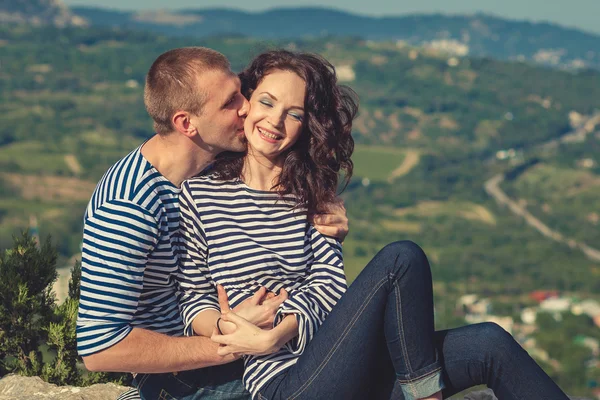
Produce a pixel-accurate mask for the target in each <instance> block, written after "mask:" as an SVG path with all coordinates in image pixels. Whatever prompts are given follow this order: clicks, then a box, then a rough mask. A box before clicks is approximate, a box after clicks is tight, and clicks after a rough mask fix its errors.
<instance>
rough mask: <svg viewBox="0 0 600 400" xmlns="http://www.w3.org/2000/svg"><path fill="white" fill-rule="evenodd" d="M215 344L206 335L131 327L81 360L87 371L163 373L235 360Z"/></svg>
mask: <svg viewBox="0 0 600 400" xmlns="http://www.w3.org/2000/svg"><path fill="white" fill-rule="evenodd" d="M218 347H219V345H218V344H217V343H215V342H213V341H212V340H210V339H209V338H206V337H200V336H194V337H172V336H167V335H164V334H162V333H157V332H152V331H149V330H147V329H140V328H133V329H132V330H131V332H130V333H129V335H127V336H126V337H125V338H124V339H123V340H121V341H120V342H118V343H117V344H115V345H113V346H111V347H109V348H107V349H105V350H102V351H100V352H98V353H94V354H92V355H89V356H86V357H83V362H84V364H85V367H86V368H87V369H88V370H90V371H107V372H108V371H109V372H139V373H162V372H175V371H185V370H190V369H197V368H204V367H210V366H213V365H221V364H226V363H229V362H232V361H234V360H236V359H237V357H235V356H233V355H226V356H219V355H218V354H217V349H218Z"/></svg>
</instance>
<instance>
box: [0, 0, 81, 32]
mask: <svg viewBox="0 0 600 400" xmlns="http://www.w3.org/2000/svg"><path fill="white" fill-rule="evenodd" d="M0 23H27V24H31V25H54V26H58V27H65V26H85V25H87V21H85V20H84V19H83V18H81V17H79V16H77V15H74V14H73V13H72V12H71V10H69V8H68V7H67V6H66V5H65V4H64V3H63V2H62V1H61V0H0Z"/></svg>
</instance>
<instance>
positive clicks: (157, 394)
mask: <svg viewBox="0 0 600 400" xmlns="http://www.w3.org/2000/svg"><path fill="white" fill-rule="evenodd" d="M139 377H140V375H138V376H137V377H136V380H135V383H136V386H137V388H138V390H139V391H140V396H141V398H142V399H144V400H155V399H159V400H183V399H190V398H192V397H193V396H194V395H195V394H196V392H197V390H198V389H197V388H196V387H195V386H194V385H192V384H190V383H188V382H186V380H185V379H182V378H181V377H178V376H177V375H176V374H147V376H142V377H141V378H140V379H139V380H138V379H137V378H139Z"/></svg>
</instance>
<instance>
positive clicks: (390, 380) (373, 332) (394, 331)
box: [136, 241, 567, 400]
mask: <svg viewBox="0 0 600 400" xmlns="http://www.w3.org/2000/svg"><path fill="white" fill-rule="evenodd" d="M242 368H243V367H242V366H241V363H240V362H236V363H232V364H229V365H227V366H220V367H211V368H204V369H202V370H195V371H188V372H180V373H178V374H177V375H173V374H141V375H138V376H137V377H136V384H139V386H138V387H141V391H142V398H144V399H148V400H150V399H152V400H155V399H160V400H162V399H177V400H192V399H194V400H195V399H201V398H203V399H215V400H222V399H223V400H224V399H249V398H250V394H249V393H248V392H246V391H244V390H243V385H242V382H241V376H242ZM147 376H148V377H149V378H145V377H147ZM144 378H145V379H144ZM138 381H139V383H138ZM482 384H483V385H487V386H488V387H489V388H491V389H493V390H494V393H495V394H496V396H497V397H498V398H499V399H502V400H505V399H507V400H511V399H520V400H529V399H544V400H566V399H567V396H566V395H565V394H564V393H563V392H562V391H561V390H560V389H559V388H558V386H557V385H556V384H555V383H554V382H553V381H552V379H550V378H549V377H548V375H546V374H545V373H544V371H543V370H542V369H541V368H540V367H539V366H538V365H537V364H536V362H535V361H534V360H533V359H532V358H531V357H530V356H529V355H528V354H527V352H526V351H525V350H523V348H522V347H521V346H520V345H519V344H518V343H517V342H516V341H515V340H514V339H513V337H512V336H511V335H510V334H508V333H507V332H506V331H504V330H503V329H502V328H500V327H499V326H498V325H496V324H493V323H483V324H476V325H468V326H464V327H461V328H456V329H450V330H445V331H437V332H435V331H434V324H433V291H432V285H431V271H430V268H429V263H428V261H427V257H426V256H425V254H424V253H423V251H422V250H421V249H420V248H419V247H418V246H417V245H416V244H414V243H412V242H406V241H404V242H396V243H392V244H390V245H388V246H386V247H385V248H384V249H383V250H382V251H380V252H379V253H378V254H377V255H376V256H375V257H374V258H373V260H372V261H371V262H370V263H369V264H368V265H367V266H366V267H365V269H364V270H363V271H362V272H361V274H360V275H359V276H358V278H356V280H355V281H354V282H353V283H352V285H350V287H349V288H348V291H347V292H346V294H345V295H344V296H343V297H342V299H341V300H340V301H339V302H338V304H337V305H336V306H335V307H334V309H333V310H332V312H331V313H330V314H329V316H328V317H327V318H326V319H325V322H324V323H323V325H322V326H321V327H320V328H319V330H318V332H317V333H316V334H315V336H314V338H313V340H312V341H311V342H310V343H309V344H308V345H307V348H306V350H305V352H304V353H303V354H302V355H301V356H300V358H299V359H298V362H297V363H296V364H295V365H294V366H292V367H291V368H289V369H288V370H286V371H285V372H284V373H282V374H280V375H278V376H276V377H275V378H274V379H273V380H271V381H270V382H269V383H268V384H267V385H265V387H263V388H261V390H260V394H259V398H262V399H273V400H275V399H311V400H313V399H316V400H319V399H327V400H338V399H339V400H346V399H414V398H419V397H425V396H428V395H430V394H433V393H435V392H436V391H438V390H440V389H441V388H443V389H442V392H443V395H444V397H449V396H452V395H453V394H456V393H458V392H460V391H462V390H464V389H467V388H470V387H473V386H476V385H482ZM161 396H162V397H161Z"/></svg>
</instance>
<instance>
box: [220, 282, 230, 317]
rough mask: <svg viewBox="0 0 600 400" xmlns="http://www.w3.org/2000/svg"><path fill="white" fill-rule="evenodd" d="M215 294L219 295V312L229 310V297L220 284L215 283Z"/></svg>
mask: <svg viewBox="0 0 600 400" xmlns="http://www.w3.org/2000/svg"><path fill="white" fill-rule="evenodd" d="M217 294H218V296H219V307H220V308H221V314H223V313H226V312H228V311H229V310H230V308H229V299H228V298H227V292H226V291H225V288H224V287H223V286H221V285H217Z"/></svg>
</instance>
